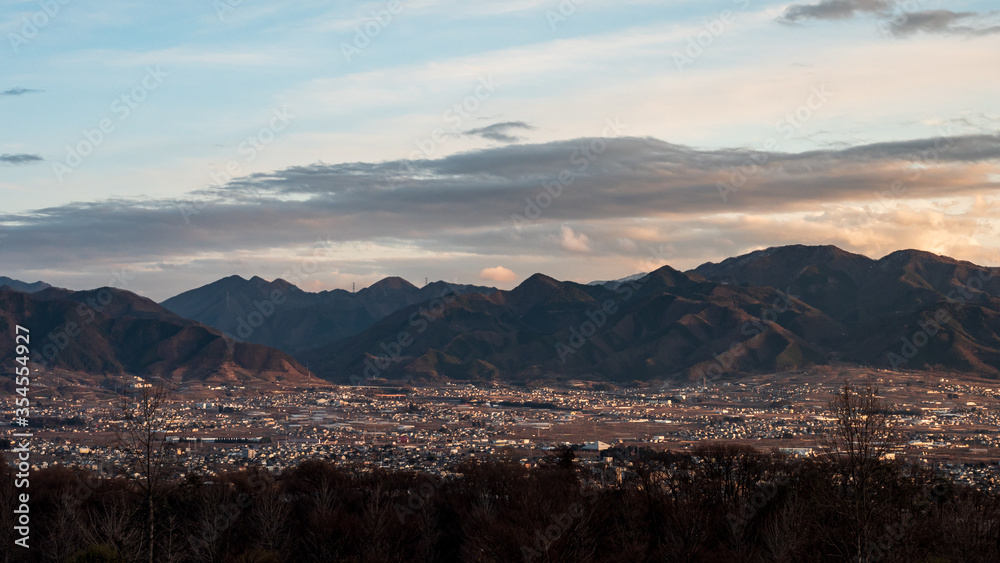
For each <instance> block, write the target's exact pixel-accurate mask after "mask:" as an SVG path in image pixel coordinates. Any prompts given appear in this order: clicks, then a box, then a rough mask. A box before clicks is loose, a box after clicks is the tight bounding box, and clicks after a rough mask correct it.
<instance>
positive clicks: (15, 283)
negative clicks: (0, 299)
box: [0, 276, 52, 293]
mask: <svg viewBox="0 0 1000 563" xmlns="http://www.w3.org/2000/svg"><path fill="white" fill-rule="evenodd" d="M0 287H7V288H10V289H12V290H14V291H20V292H21V293H36V292H39V291H42V290H43V289H48V288H50V287H52V286H51V285H49V284H47V283H45V282H43V281H36V282H34V283H28V282H23V281H20V280H15V279H11V278H8V277H5V276H0Z"/></svg>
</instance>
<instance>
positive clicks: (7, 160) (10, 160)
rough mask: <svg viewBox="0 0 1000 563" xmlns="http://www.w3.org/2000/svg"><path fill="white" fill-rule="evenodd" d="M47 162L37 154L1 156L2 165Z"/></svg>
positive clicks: (0, 162)
mask: <svg viewBox="0 0 1000 563" xmlns="http://www.w3.org/2000/svg"><path fill="white" fill-rule="evenodd" d="M42 160H45V159H44V158H42V157H40V156H38V155H37V154H0V164H28V163H29V162H39V161H42Z"/></svg>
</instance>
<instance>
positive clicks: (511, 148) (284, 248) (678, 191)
mask: <svg viewBox="0 0 1000 563" xmlns="http://www.w3.org/2000/svg"><path fill="white" fill-rule="evenodd" d="M593 141H595V139H587V138H584V139H571V140H564V141H554V142H549V143H539V144H531V145H518V144H514V145H506V146H501V147H494V148H489V149H482V150H477V151H470V152H463V153H457V154H454V155H450V156H446V157H442V158H438V159H434V160H412V161H407V160H402V161H392V162H376V163H368V162H352V163H342V164H323V163H316V164H310V165H306V166H295V167H291V168H286V169H282V170H275V171H272V172H268V173H259V174H253V175H250V176H246V177H243V178H239V179H237V180H234V181H232V182H230V183H229V184H226V185H225V186H224V187H223V188H221V189H205V190H199V191H195V192H191V193H190V194H189V195H188V197H186V198H181V199H113V200H102V201H91V202H80V203H74V204H69V205H60V206H58V207H51V208H46V209H39V210H35V211H33V212H27V213H17V214H9V213H8V214H2V213H0V231H2V232H3V233H5V234H7V235H8V238H7V239H5V240H4V247H5V249H6V250H5V251H4V253H5V260H6V261H7V262H6V263H11V264H18V267H19V268H21V270H20V271H18V272H10V273H9V274H8V275H11V274H17V275H21V276H23V277H31V278H32V279H43V280H45V281H47V282H49V283H55V284H56V285H63V286H69V287H74V285H72V283H71V280H74V279H81V278H80V276H84V275H87V276H90V277H88V278H87V279H92V280H94V281H93V283H86V284H83V283H82V282H78V286H79V285H83V287H86V286H88V285H91V286H96V285H106V284H107V278H108V277H109V276H108V273H109V272H111V271H112V270H118V269H121V268H122V267H124V266H129V267H131V268H137V269H145V270H146V271H148V272H150V276H151V281H150V282H149V283H150V284H157V285H158V287H159V289H157V290H156V291H157V292H158V294H159V295H160V296H162V297H168V296H169V295H170V294H171V293H169V292H170V291H175V292H179V291H182V290H186V289H190V287H193V286H194V285H195V284H199V283H201V284H203V283H208V282H210V281H212V280H214V279H218V278H221V277H223V276H225V275H229V274H231V273H232V268H233V266H232V264H231V261H232V259H233V257H234V256H245V257H247V260H248V261H249V263H250V264H249V265H248V266H247V270H248V271H249V270H257V273H259V274H260V275H265V274H269V275H272V277H281V276H282V275H283V273H284V272H283V270H284V269H294V268H298V270H299V271H301V270H302V268H303V264H305V263H306V260H311V259H312V257H313V256H314V253H316V252H320V256H321V258H322V259H323V260H322V261H321V267H319V268H314V269H313V270H311V271H330V272H337V273H336V275H335V279H337V280H342V279H357V280H362V279H367V280H370V281H375V280H376V279H378V278H379V277H380V276H381V275H383V274H384V275H390V274H391V275H402V276H404V277H410V278H413V279H422V278H423V277H424V276H426V275H428V273H431V274H434V275H435V277H438V278H440V279H452V278H453V277H455V276H467V277H466V278H465V279H467V280H469V281H471V280H470V279H469V278H476V277H478V276H479V275H480V274H481V273H483V271H484V269H486V270H489V269H490V268H496V267H497V266H496V264H497V263H503V264H505V266H504V267H505V268H508V269H511V270H513V271H544V272H546V273H550V275H556V276H565V278H570V277H571V275H573V274H572V273H573V272H576V273H577V274H578V276H577V278H578V279H582V280H589V279H597V278H604V277H608V276H615V275H621V276H624V275H628V274H630V273H635V272H637V271H642V270H646V269H648V265H649V263H651V262H657V263H660V264H662V262H663V261H664V260H663V259H662V258H661V256H662V254H663V253H662V252H659V251H658V250H657V249H659V248H671V245H673V246H672V248H676V249H677V251H676V256H675V257H671V258H670V262H671V265H675V266H678V267H679V266H681V265H683V264H684V263H685V261H691V262H695V263H694V264H691V265H692V266H693V265H697V264H698V263H700V262H703V261H704V260H706V259H711V258H713V257H715V258H724V257H726V256H731V255H735V254H738V253H739V252H741V251H743V250H745V249H746V248H747V247H749V246H753V245H761V246H764V247H766V246H774V245H777V244H787V243H800V242H801V243H813V242H817V243H831V244H837V243H840V244H843V245H844V246H845V247H846V248H847V249H848V250H853V251H869V250H872V249H875V250H878V249H887V250H889V251H891V250H896V249H898V247H897V248H891V247H893V246H895V245H902V246H907V247H908V246H913V245H912V244H908V243H907V242H906V241H907V240H908V239H907V238H906V237H907V236H912V237H916V238H913V239H912V240H914V241H924V242H926V243H927V244H928V245H930V244H931V242H933V241H934V240H939V241H945V242H934V243H933V245H935V248H937V246H940V245H942V244H946V245H950V246H946V247H945V249H948V248H951V249H957V250H960V251H962V252H966V254H964V255H961V256H959V257H961V258H964V259H974V258H975V257H976V256H979V255H981V253H980V254H975V253H973V250H970V249H974V248H975V247H976V245H975V244H974V243H973V242H970V241H979V245H980V246H981V247H983V248H987V247H989V246H990V245H993V244H995V243H994V242H992V241H994V240H996V238H995V232H997V231H1000V225H995V224H994V222H995V221H996V220H995V218H994V217H992V215H991V211H990V210H991V209H994V208H995V205H996V203H995V202H994V201H993V199H992V198H993V197H994V195H993V194H995V193H996V186H997V184H996V182H995V178H996V177H997V175H998V174H1000V135H995V134H994V135H966V136H957V137H949V138H927V139H914V140H901V141H892V142H884V143H875V144H868V145H858V146H854V147H849V148H844V149H840V148H838V149H826V150H814V151H806V152H798V153H788V152H777V151H772V152H761V151H753V150H747V149H740V148H730V149H715V150H705V149H698V148H694V147H690V146H685V145H678V144H673V143H668V142H665V141H662V140H659V139H653V138H637V137H620V138H609V139H603V142H605V143H606V146H607V148H606V150H605V151H603V152H602V153H601V154H600V155H595V156H596V157H595V158H594V159H593V160H588V161H586V166H585V167H584V166H582V164H581V165H580V166H577V165H575V164H574V163H573V162H572V161H571V159H572V157H573V155H574V154H575V153H577V151H579V150H580V147H586V146H589V145H590V144H591V143H592V142H593ZM567 170H570V172H571V173H572V178H573V181H572V183H570V184H567V185H564V186H563V188H562V190H561V191H559V192H556V193H558V195H557V196H555V197H553V196H552V193H551V192H549V191H546V190H545V189H544V186H545V185H551V184H552V182H553V180H554V179H556V178H558V177H559V175H560V173H562V172H565V171H567ZM720 187H721V188H720ZM543 194H544V196H543ZM945 200H954V201H958V202H960V204H956V206H955V207H954V209H955V210H957V211H950V212H948V213H945V212H944V211H942V210H940V209H937V208H936V207H934V205H936V203H934V202H941V201H945ZM969 202H975V203H974V204H973V203H969ZM932 204H933V205H932ZM921 214H926V217H929V218H933V221H932V222H930V223H928V222H927V221H928V220H929V219H922V221H923V223H920V224H917V223H915V222H914V218H915V217H917V218H919V217H922V215H921ZM517 215H519V216H521V217H522V218H525V220H524V222H523V224H515V223H514V222H513V220H512V217H514V216H517ZM570 225H572V227H570ZM915 225H916V226H915ZM932 227H933V228H932ZM917 229H924V230H925V231H926V232H925V231H920V233H923V234H915V233H917ZM581 231H585V232H586V234H583V233H582V232H581ZM934 237H937V239H935V238H934ZM331 249H332V250H331ZM938 251H941V252H942V253H948V252H945V251H942V249H941V248H938ZM977 252H978V251H977ZM580 253H587V255H588V257H589V259H588V260H586V261H581V260H579V256H580ZM953 255H954V254H953ZM675 260H676V262H675ZM158 264H169V265H172V266H171V269H164V268H161V267H160V266H158ZM313 265H314V266H315V264H314V263H313ZM265 266H266V267H268V268H273V270H274V271H262V270H261V268H264V267H265ZM587 268H590V269H589V270H588V269H587ZM347 269H349V270H350V272H347V271H346V270H347ZM437 272H442V273H441V274H437ZM349 274H350V276H354V277H350V276H349ZM330 275H331V276H334V274H330ZM449 275H450V276H451V277H449ZM68 280H69V281H68ZM463 283H465V282H463Z"/></svg>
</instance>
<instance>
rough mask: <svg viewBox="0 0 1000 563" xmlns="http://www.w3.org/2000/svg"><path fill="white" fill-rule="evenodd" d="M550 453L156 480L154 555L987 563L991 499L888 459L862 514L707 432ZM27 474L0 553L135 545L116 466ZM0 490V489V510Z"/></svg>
mask: <svg viewBox="0 0 1000 563" xmlns="http://www.w3.org/2000/svg"><path fill="white" fill-rule="evenodd" d="M633 453H634V452H633ZM559 461H561V460H560V459H559V458H556V459H554V460H553V462H552V463H547V464H544V466H543V467H540V468H536V469H526V468H525V467H523V466H522V465H520V464H517V463H514V462H512V461H504V460H493V461H490V462H477V463H466V464H463V465H460V466H458V467H455V471H456V473H457V474H456V475H454V476H452V477H450V478H448V479H441V478H437V477H433V476H430V475H426V474H418V473H413V472H393V473H390V472H384V471H381V470H375V471H372V470H367V469H364V468H362V467H360V466H335V465H333V464H330V463H327V462H320V461H310V462H306V463H303V464H301V465H299V466H298V467H297V468H295V469H293V470H288V471H285V472H283V473H281V474H280V475H271V474H269V473H267V472H264V471H252V472H238V473H231V474H224V475H221V476H214V477H212V481H211V483H208V482H206V481H205V480H202V479H200V478H197V477H191V478H188V479H186V480H184V481H182V482H165V483H163V488H162V489H161V492H160V493H159V495H160V497H159V500H158V501H157V502H156V507H157V509H156V514H157V517H156V520H155V523H154V526H155V534H156V546H157V551H156V560H157V561H206V562H210V561H215V562H249V561H257V562H280V561H294V562H302V561H372V562H374V561H498V562H499V561H503V562H507V561H574V562H577V561H623V562H625V561H628V562H634V561H747V562H750V561H859V560H861V561H997V560H1000V552H998V549H997V548H998V540H1000V497H998V496H997V495H996V494H994V493H989V492H982V491H978V490H975V489H971V488H968V487H963V486H959V485H956V484H954V483H949V482H946V481H943V480H941V479H935V478H934V477H933V476H932V475H930V474H928V473H926V472H923V471H918V470H914V469H911V468H907V467H905V466H903V465H902V464H883V465H882V466H880V467H879V469H878V470H877V471H876V470H873V471H872V472H871V473H870V475H873V479H874V480H873V481H872V482H873V483H877V487H878V490H879V492H878V493H877V494H876V493H873V494H872V495H871V496H870V497H869V498H870V499H872V504H871V505H870V506H869V507H866V508H865V510H867V511H868V516H867V524H866V526H867V527H864V528H861V527H859V525H858V522H857V514H858V513H857V510H858V509H859V508H858V507H859V504H858V500H859V498H860V497H858V495H857V494H856V493H855V492H854V491H853V490H852V489H851V488H849V487H845V486H844V485H843V479H844V478H845V473H844V466H843V465H842V464H839V463H835V462H833V461H829V460H824V459H809V460H796V459H789V458H786V457H783V456H781V455H778V454H774V453H769V452H760V451H756V450H753V449H750V448H746V447H743V446H733V445H724V444H714V445H707V446H703V447H700V448H697V449H695V450H694V451H691V452H683V453H680V452H659V453H657V452H652V451H640V452H638V453H634V455H633V456H632V457H631V462H632V466H631V467H629V468H626V469H624V470H614V469H604V468H594V469H590V468H585V467H583V466H581V465H580V464H579V462H578V461H574V462H573V463H572V464H566V463H559ZM9 477H10V476H9V474H8V470H7V469H6V468H3V467H0V484H2V483H4V482H5V481H6V480H7V479H8V478H9ZM36 484H37V488H36ZM32 487H33V490H34V493H33V495H32V515H33V518H32V535H33V539H35V540H37V541H33V544H34V545H35V546H37V548H33V549H32V550H31V551H29V552H25V551H23V550H10V549H7V548H6V547H5V548H4V549H2V550H0V554H3V559H5V560H9V561H31V562H35V561H39V562H40V561H73V562H77V563H80V562H84V561H121V562H126V561H140V560H146V559H147V558H148V545H147V541H148V538H147V533H148V530H147V525H148V520H147V518H146V516H147V513H146V503H147V500H148V499H147V497H146V496H145V493H144V491H143V490H142V489H139V488H137V487H136V486H135V485H134V484H133V483H132V482H130V481H129V480H127V479H125V478H121V477H119V478H107V479H99V480H95V479H93V478H91V477H89V476H88V475H87V474H86V473H83V472H80V471H74V470H70V469H65V468H61V469H47V470H44V471H39V472H36V474H35V475H34V476H33V478H32ZM11 503H12V499H11V496H10V491H8V490H7V489H6V488H5V487H3V486H0V509H2V510H8V509H9V507H11V506H12V505H11ZM859 530H860V532H859ZM861 532H863V533H865V534H868V536H870V538H869V539H867V540H866V543H859V541H858V538H859V535H858V534H859V533H861Z"/></svg>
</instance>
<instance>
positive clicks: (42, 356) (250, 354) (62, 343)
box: [0, 287, 321, 384]
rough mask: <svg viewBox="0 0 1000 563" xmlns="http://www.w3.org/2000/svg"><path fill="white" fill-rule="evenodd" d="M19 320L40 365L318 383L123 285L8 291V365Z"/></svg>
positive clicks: (2, 352)
mask: <svg viewBox="0 0 1000 563" xmlns="http://www.w3.org/2000/svg"><path fill="white" fill-rule="evenodd" d="M17 325H21V326H24V327H26V328H28V329H29V330H30V333H29V337H30V339H31V340H30V349H31V355H30V357H31V363H32V366H33V367H35V368H48V369H53V370H62V371H69V372H77V373H87V374H93V375H138V376H144V377H167V378H171V379H173V380H175V381H189V380H201V381H213V382H224V381H229V382H232V381H247V380H254V379H265V380H283V381H284V380H287V381H290V382H293V381H294V382H298V383H303V384H308V383H310V382H312V383H316V382H318V380H316V378H314V377H312V376H310V375H309V374H308V372H307V370H306V368H304V367H303V366H302V365H301V364H299V363H298V362H297V361H296V360H295V359H294V358H292V357H291V356H289V355H287V354H285V353H284V352H281V351H279V350H275V349H273V348H269V347H267V346H262V345H259V344H248V343H241V342H236V341H233V340H231V339H227V338H225V337H224V336H223V335H222V333H220V332H219V331H218V330H216V329H214V328H211V327H208V326H205V325H203V324H202V323H199V322H197V321H194V320H190V319H185V318H182V317H179V316H177V315H175V314H174V313H171V312H170V311H168V310H166V309H164V308H163V307H161V306H160V305H158V304H156V303H155V302H153V301H151V300H149V299H146V298H145V297H140V296H138V295H136V294H134V293H131V292H128V291H124V290H120V289H114V288H109V287H104V288H98V289H94V290H89V291H70V290H66V289H58V288H53V287H49V288H47V289H43V290H41V291H37V292H34V293H25V292H21V291H14V290H11V289H10V288H9V287H5V288H0V358H3V360H4V362H5V364H4V365H7V366H11V365H14V362H13V358H14V357H15V355H16V351H17V350H16V347H15V344H16V343H15V337H14V335H15V333H16V326H17ZM320 383H321V382H320Z"/></svg>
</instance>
